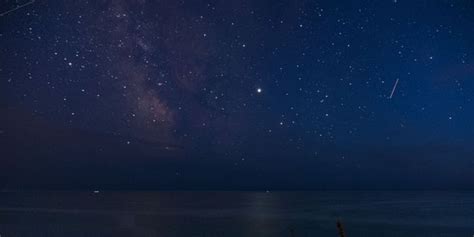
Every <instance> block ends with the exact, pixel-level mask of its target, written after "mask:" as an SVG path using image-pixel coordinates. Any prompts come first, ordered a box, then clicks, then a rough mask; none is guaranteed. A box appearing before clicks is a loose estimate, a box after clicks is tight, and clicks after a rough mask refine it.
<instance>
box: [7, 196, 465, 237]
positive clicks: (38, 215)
mask: <svg viewBox="0 0 474 237" xmlns="http://www.w3.org/2000/svg"><path fill="white" fill-rule="evenodd" d="M337 220H340V221H341V222H342V224H343V226H344V229H345V233H346V236H348V237H363V236H364V237H371V236H374V237H375V236H377V237H380V236H394V237H395V236H402V237H410V236H413V237H415V236H416V237H424V236H426V237H441V236H443V237H448V236H449V237H451V236H452V237H473V236H474V192H441V191H439V192H434V191H394V192H389V191H325V192H322V191H321V192H117V191H113V192H112V191H100V192H98V193H94V192H92V191H91V192H0V236H1V237H22V236H35V237H39V236H48V237H50V236H51V237H56V236H65V237H66V236H67V237H76V236H84V237H86V236H87V237H92V236H98V237H99V236H101V237H102V236H114V237H117V236H161V237H167V236H196V237H198V236H200V237H212V236H216V237H217V236H222V237H233V236H289V237H291V236H313V237H314V236H329V237H331V236H332V237H337V236H338V230H337V228H336V221H337Z"/></svg>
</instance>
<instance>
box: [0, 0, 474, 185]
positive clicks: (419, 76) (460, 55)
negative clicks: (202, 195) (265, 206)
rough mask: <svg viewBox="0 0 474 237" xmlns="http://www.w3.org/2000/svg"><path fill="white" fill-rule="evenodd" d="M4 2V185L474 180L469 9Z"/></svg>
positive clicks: (473, 43)
mask: <svg viewBox="0 0 474 237" xmlns="http://www.w3.org/2000/svg"><path fill="white" fill-rule="evenodd" d="M0 10H1V12H4V14H2V15H1V16H0V45H1V48H0V50H1V52H0V62H1V63H0V77H1V81H0V83H1V97H0V98H1V103H0V110H1V114H2V116H1V123H0V126H1V127H0V131H1V133H0V139H1V144H2V150H4V151H3V152H2V153H3V154H4V155H2V158H1V162H2V164H1V165H0V166H1V168H0V171H1V174H0V178H2V179H0V180H3V181H0V185H1V186H0V187H3V188H4V189H17V188H20V189H21V188H70V189H76V188H114V189H129V188H131V189H142V188H145V189H181V188H183V189H331V188H334V189H340V188H349V189H354V188H355V189H411V188H455V189H458V188H474V178H472V177H474V159H473V157H474V148H473V145H474V129H473V128H472V121H474V102H473V101H472V95H473V94H474V81H473V79H474V60H473V57H474V30H473V29H474V3H473V2H472V1H421V0H420V1H405V0H384V1H305V0H298V1H289V0H288V1H274V0H272V1H270V0H268V1H247V0H240V1H237V0H231V1H219V0H215V1H175V0H162V1H145V0H130V1H126V0H118V1H117V0H115V1H104V0H101V1H59V2H58V1H48V0H36V1H34V2H29V1H7V2H6V4H2V5H1V9H0ZM392 92H393V93H392Z"/></svg>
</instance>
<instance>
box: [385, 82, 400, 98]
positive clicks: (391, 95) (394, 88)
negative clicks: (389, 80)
mask: <svg viewBox="0 0 474 237" xmlns="http://www.w3.org/2000/svg"><path fill="white" fill-rule="evenodd" d="M398 80H399V79H398V78H397V80H396V81H395V85H393V88H392V93H390V97H388V98H389V99H392V97H393V93H395V90H396V89H397V85H398Z"/></svg>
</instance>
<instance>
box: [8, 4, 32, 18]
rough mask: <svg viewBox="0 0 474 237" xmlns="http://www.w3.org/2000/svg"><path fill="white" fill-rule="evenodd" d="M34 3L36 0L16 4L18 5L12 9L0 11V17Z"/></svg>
mask: <svg viewBox="0 0 474 237" xmlns="http://www.w3.org/2000/svg"><path fill="white" fill-rule="evenodd" d="M33 3H35V0H31V1H29V2H27V3H25V4H23V5H18V6H16V7H15V8H13V9H10V10H8V11H6V12H2V13H0V17H2V16H5V15H6V14H8V13H11V12H14V11H16V10H18V9H20V8H24V7H26V6H28V5H31V4H33Z"/></svg>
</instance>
